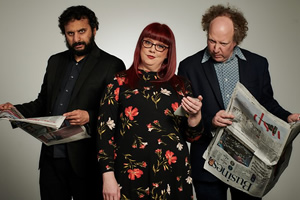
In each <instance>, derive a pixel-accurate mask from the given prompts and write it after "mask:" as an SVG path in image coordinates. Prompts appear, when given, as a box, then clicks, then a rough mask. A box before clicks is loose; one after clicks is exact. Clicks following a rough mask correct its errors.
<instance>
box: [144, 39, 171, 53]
mask: <svg viewBox="0 0 300 200" xmlns="http://www.w3.org/2000/svg"><path fill="white" fill-rule="evenodd" d="M144 42H149V43H150V44H151V46H149V47H146V46H145V45H144ZM142 45H143V47H145V48H147V49H149V48H152V47H153V45H154V48H155V50H156V51H158V52H164V51H165V50H166V49H168V48H169V47H167V46H165V45H162V44H154V43H153V42H151V41H149V40H142ZM157 45H158V46H161V47H163V50H162V51H161V50H158V49H157Z"/></svg>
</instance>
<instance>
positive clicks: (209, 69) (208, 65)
mask: <svg viewBox="0 0 300 200" xmlns="http://www.w3.org/2000/svg"><path fill="white" fill-rule="evenodd" d="M203 70H204V73H205V75H206V77H207V80H208V82H209V85H210V87H211V89H212V91H213V93H214V95H215V97H216V100H217V102H218V104H219V106H220V107H221V108H223V109H224V103H223V98H222V94H221V90H220V86H219V81H218V78H217V74H216V71H215V68H214V65H213V63H212V62H211V59H210V60H209V61H208V62H205V63H203Z"/></svg>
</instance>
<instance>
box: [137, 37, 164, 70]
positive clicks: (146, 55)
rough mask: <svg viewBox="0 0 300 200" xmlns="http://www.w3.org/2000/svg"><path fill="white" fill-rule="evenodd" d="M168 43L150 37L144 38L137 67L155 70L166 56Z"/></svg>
mask: <svg viewBox="0 0 300 200" xmlns="http://www.w3.org/2000/svg"><path fill="white" fill-rule="evenodd" d="M167 55H168V45H166V44H164V43H162V42H160V41H158V40H154V39H151V38H147V37H146V38H144V39H143V41H142V47H141V52H140V56H141V63H140V66H139V69H143V70H146V71H152V72H157V71H159V69H160V68H161V65H162V63H163V62H164V60H165V59H166V58H167Z"/></svg>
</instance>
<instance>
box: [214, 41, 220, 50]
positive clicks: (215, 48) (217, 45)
mask: <svg viewBox="0 0 300 200" xmlns="http://www.w3.org/2000/svg"><path fill="white" fill-rule="evenodd" d="M219 48H220V44H218V43H217V42H216V43H215V46H214V50H215V51H217V50H218V49H219Z"/></svg>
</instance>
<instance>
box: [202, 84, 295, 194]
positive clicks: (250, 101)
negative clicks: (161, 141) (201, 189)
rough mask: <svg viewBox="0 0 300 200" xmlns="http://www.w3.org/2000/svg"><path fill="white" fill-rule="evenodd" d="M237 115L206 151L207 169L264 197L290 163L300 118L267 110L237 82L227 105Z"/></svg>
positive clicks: (221, 129)
mask: <svg viewBox="0 0 300 200" xmlns="http://www.w3.org/2000/svg"><path fill="white" fill-rule="evenodd" d="M226 111H227V112H230V113H232V114H233V115H234V116H235V118H234V120H233V123H232V125H230V126H227V127H226V128H220V129H218V130H217V131H216V135H215V137H214V138H213V140H212V141H211V143H210V145H209V146H208V148H207V150H206V151H205V153H204V154H203V158H204V159H205V160H206V161H205V164H204V169H206V170H208V171H209V172H210V173H212V174H213V175H214V176H216V177H217V178H219V179H220V180H221V181H223V182H225V183H226V184H228V185H230V186H232V187H234V188H237V189H239V190H241V191H243V192H246V193H248V194H249V195H252V196H255V197H262V196H264V195H265V194H267V193H268V192H269V191H270V190H271V189H272V188H273V186H274V185H275V184H276V182H277V181H278V178H279V177H280V175H281V174H282V172H283V171H284V170H285V168H286V167H287V166H288V162H289V159H290V156H291V151H292V142H293V140H294V139H295V137H296V136H297V135H298V133H299V131H300V121H298V122H294V123H291V124H288V123H286V122H284V121H283V120H281V119H279V118H278V117H276V116H274V115H273V114H271V113H270V112H268V111H267V110H266V109H265V108H264V107H263V106H261V105H260V104H259V103H258V101H257V100H256V99H255V98H254V97H253V96H252V95H251V94H250V92H249V91H248V90H247V89H246V88H245V87H244V86H243V85H242V84H241V83H238V84H237V85H236V88H235V90H234V92H233V95H232V97H231V100H230V103H229V105H228V107H227V110H226Z"/></svg>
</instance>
